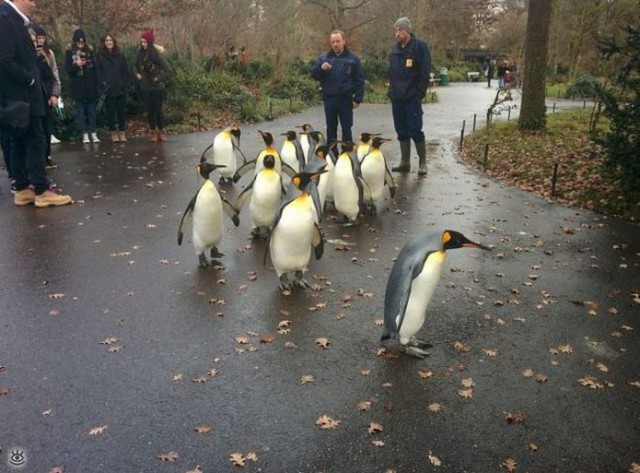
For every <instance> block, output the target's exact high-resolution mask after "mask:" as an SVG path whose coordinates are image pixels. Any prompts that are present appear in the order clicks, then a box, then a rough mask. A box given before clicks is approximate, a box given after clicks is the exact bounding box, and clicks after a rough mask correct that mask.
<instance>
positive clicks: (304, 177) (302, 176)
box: [291, 168, 327, 191]
mask: <svg viewBox="0 0 640 473" xmlns="http://www.w3.org/2000/svg"><path fill="white" fill-rule="evenodd" d="M325 172H327V170H326V169H324V168H323V169H322V171H318V172H299V173H298V174H296V175H295V176H293V177H292V178H291V183H292V184H293V185H294V186H296V187H297V188H298V189H300V190H301V191H303V190H304V188H305V187H307V184H309V183H310V182H311V181H313V180H314V179H315V178H316V177H318V176H320V174H322V173H325Z"/></svg>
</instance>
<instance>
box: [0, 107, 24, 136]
mask: <svg viewBox="0 0 640 473" xmlns="http://www.w3.org/2000/svg"><path fill="white" fill-rule="evenodd" d="M29 111H30V106H29V103H28V102H23V101H21V100H6V101H5V102H4V103H2V104H0V123H2V124H3V125H4V126H5V127H8V128H12V129H20V128H28V127H29Z"/></svg>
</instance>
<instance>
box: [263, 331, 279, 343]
mask: <svg viewBox="0 0 640 473" xmlns="http://www.w3.org/2000/svg"><path fill="white" fill-rule="evenodd" d="M275 339H276V337H274V336H273V335H269V334H268V333H265V334H263V335H261V336H260V343H271V342H273V341H274V340H275Z"/></svg>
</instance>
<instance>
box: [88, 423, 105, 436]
mask: <svg viewBox="0 0 640 473" xmlns="http://www.w3.org/2000/svg"><path fill="white" fill-rule="evenodd" d="M105 430H107V426H106V425H101V426H100V427H93V428H92V429H90V430H89V435H90V436H91V437H96V436H98V435H102V434H103V433H104V431H105Z"/></svg>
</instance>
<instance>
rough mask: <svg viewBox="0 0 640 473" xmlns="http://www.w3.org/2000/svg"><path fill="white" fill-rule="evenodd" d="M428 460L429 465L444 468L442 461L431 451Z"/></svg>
mask: <svg viewBox="0 0 640 473" xmlns="http://www.w3.org/2000/svg"><path fill="white" fill-rule="evenodd" d="M428 458H429V463H431V464H432V465H433V466H442V462H441V461H440V459H439V458H438V457H436V456H435V455H434V454H433V452H432V451H431V450H429V455H428Z"/></svg>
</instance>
